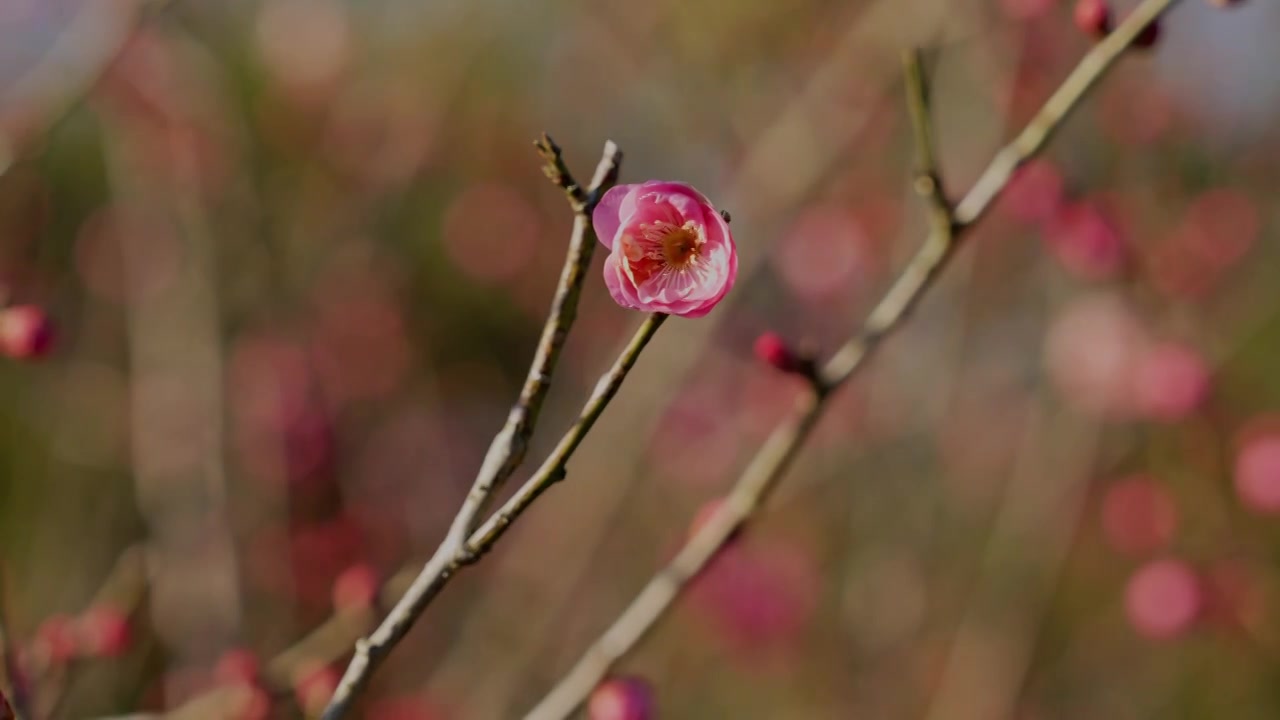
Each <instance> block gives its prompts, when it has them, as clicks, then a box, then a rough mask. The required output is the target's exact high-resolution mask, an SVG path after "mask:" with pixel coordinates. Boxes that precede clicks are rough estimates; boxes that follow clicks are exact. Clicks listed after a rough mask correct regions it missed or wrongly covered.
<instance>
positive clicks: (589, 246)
mask: <svg viewBox="0 0 1280 720" xmlns="http://www.w3.org/2000/svg"><path fill="white" fill-rule="evenodd" d="M536 145H537V148H538V151H539V153H540V154H541V155H542V156H543V159H544V160H545V161H546V165H545V167H544V172H545V173H546V175H547V177H548V178H550V179H551V180H552V182H554V183H555V184H556V185H557V186H558V187H560V188H561V189H563V190H564V191H565V194H566V195H567V196H568V198H569V202H570V205H572V207H573V209H574V212H575V217H574V226H573V235H572V238H571V240H570V243H569V252H568V255H567V257H566V258H565V265H564V269H563V271H562V272H561V275H560V284H559V287H558V288H557V290H556V295H555V299H554V300H553V301H552V305H551V312H550V314H549V316H548V318H547V322H546V325H545V326H544V327H543V332H542V337H541V340H540V341H539V343H538V350H537V352H536V354H535V356H534V360H533V364H532V366H531V367H530V369H529V375H528V377H527V379H526V380H525V385H524V388H523V389H522V390H521V393H520V399H519V400H518V401H517V402H516V404H515V406H514V407H513V408H512V410H511V413H510V415H509V416H508V419H507V423H506V425H505V426H504V427H503V429H502V430H501V431H500V432H499V433H498V435H497V437H495V438H494V441H493V444H492V445H491V446H490V448H489V451H488V453H486V455H485V460H484V462H483V463H482V465H481V468H480V472H479V474H478V475H477V476H476V480H475V482H474V484H473V485H472V488H471V491H470V492H469V493H468V494H467V497H466V499H465V500H464V501H463V504H462V508H461V509H460V510H459V512H458V514H457V516H456V517H455V518H454V520H453V523H452V524H451V526H450V528H449V532H448V535H447V536H446V537H445V540H444V542H443V543H441V545H440V547H439V548H438V549H437V550H436V552H435V554H434V555H433V556H432V557H431V559H430V560H428V561H427V563H426V565H425V566H424V567H423V568H422V571H421V572H420V573H419V574H418V576H417V577H416V578H415V579H414V581H413V583H412V584H411V585H410V586H409V589H408V591H407V592H406V593H405V594H404V596H403V597H401V599H400V601H399V602H398V603H396V606H395V607H394V608H393V609H392V611H391V612H390V613H389V614H388V615H387V617H386V618H385V619H384V620H383V622H382V624H381V625H379V627H378V628H377V630H375V631H374V632H373V634H371V635H370V636H369V637H367V638H364V639H361V640H359V641H357V642H356V650H355V654H354V656H353V657H352V658H351V662H350V663H349V664H348V666H347V670H346V672H345V673H344V674H343V677H342V681H341V682H340V683H339V684H338V688H337V690H336V691H335V692H334V695H333V698H332V699H331V700H330V702H329V705H328V707H327V708H326V709H325V711H324V715H323V717H324V718H326V719H327V720H332V719H333V718H339V717H342V716H343V715H344V714H346V712H347V711H348V710H350V708H351V704H352V703H353V701H354V700H355V697H356V695H357V694H358V693H359V691H360V690H361V689H362V688H363V687H364V686H365V685H367V684H368V682H369V679H370V677H371V676H372V674H373V672H374V670H375V669H376V668H377V667H378V665H379V664H380V663H381V662H382V660H383V659H384V658H385V657H386V656H387V655H388V654H389V653H390V652H391V650H392V649H393V648H394V647H395V646H396V644H398V643H399V642H400V640H401V639H403V638H404V636H405V635H406V634H407V633H408V632H409V629H410V628H411V627H413V624H414V622H416V621H417V619H418V617H419V616H420V615H421V614H422V612H423V610H425V609H426V607H427V605H429V604H430V602H431V601H432V600H433V599H434V598H435V596H436V595H437V594H439V592H440V590H442V589H443V588H444V586H445V585H446V584H447V583H448V581H449V579H450V578H452V577H453V576H454V575H455V574H457V572H458V571H459V570H461V569H462V568H463V567H465V566H466V565H469V564H471V563H473V562H475V561H476V560H477V559H478V557H479V554H480V553H482V552H483V551H485V550H488V548H489V547H491V546H492V544H493V542H494V541H496V540H497V538H498V536H500V535H501V530H503V529H505V528H506V527H507V526H508V525H509V524H510V522H511V521H512V520H513V519H514V518H515V517H517V516H518V515H519V514H520V513H521V512H523V511H524V510H525V509H526V508H527V507H528V506H529V504H531V503H532V502H533V501H534V500H535V499H536V498H537V497H538V495H539V494H541V493H542V491H543V490H545V489H546V488H547V487H549V486H550V485H551V484H553V483H554V482H556V481H557V480H559V479H561V478H562V477H563V476H564V473H565V465H566V463H567V462H568V460H569V457H570V456H571V455H572V454H573V452H574V450H575V449H577V447H578V444H579V443H580V442H581V441H582V438H583V436H585V435H586V433H587V431H588V430H589V429H590V428H591V426H592V425H593V424H594V423H595V421H596V419H597V418H599V416H600V414H601V413H602V412H603V411H604V408H605V406H606V405H607V404H608V403H609V400H610V399H612V397H613V395H614V394H615V393H616V392H617V390H618V388H619V387H620V386H621V384H622V381H623V379H625V377H626V375H627V373H628V371H629V370H630V369H631V367H632V366H633V365H634V364H635V361H636V358H637V357H638V356H639V353H640V351H641V350H642V349H643V348H644V346H645V345H646V344H647V343H648V341H649V339H650V338H652V337H653V334H654V333H655V332H656V331H657V329H658V327H659V326H661V324H662V321H663V320H664V319H665V316H664V315H653V316H650V318H649V319H648V320H646V321H645V323H644V324H643V325H641V327H640V329H639V330H638V331H637V332H636V335H635V338H634V339H633V340H632V341H631V343H630V344H629V345H628V346H627V348H626V349H625V350H624V351H623V353H622V355H621V356H620V357H619V358H618V360H617V362H616V363H615V364H614V366H613V368H612V369H611V370H610V371H609V373H607V374H606V375H605V376H604V377H603V378H601V381H600V383H599V384H598V385H597V386H596V390H595V392H594V393H592V395H591V397H590V398H589V399H588V400H587V403H586V405H585V406H584V407H583V409H582V412H581V414H580V415H579V417H578V420H577V422H575V423H574V425H573V426H572V427H571V428H570V429H569V431H568V432H567V433H566V434H565V436H564V437H563V438H562V439H561V441H560V443H559V444H558V445H557V446H556V450H555V451H554V452H553V453H552V455H551V457H550V458H548V460H547V461H546V463H544V464H543V466H542V468H541V469H539V471H538V472H536V473H535V474H534V476H533V478H531V479H530V480H529V482H527V483H526V484H525V486H524V487H522V488H521V490H520V492H518V493H517V494H516V496H515V498H513V500H512V501H511V502H509V503H508V504H507V507H504V508H503V510H502V511H500V512H499V513H497V514H495V516H494V518H492V519H490V521H489V522H488V523H486V527H491V528H493V527H497V528H498V531H496V532H487V533H483V534H482V535H480V536H479V537H480V538H481V540H482V541H480V542H473V541H471V540H470V539H469V537H468V536H469V535H470V533H471V528H472V525H473V524H474V522H475V519H476V517H477V516H478V515H479V514H480V513H481V512H482V511H483V510H484V507H485V504H486V503H487V502H488V500H489V498H490V497H492V495H493V493H494V491H495V490H496V489H497V488H498V487H499V486H500V485H501V484H502V483H503V482H504V481H505V480H506V479H508V478H509V477H510V476H511V474H512V473H513V472H514V471H515V469H516V468H517V467H518V466H519V464H520V462H521V461H522V460H523V459H524V456H525V453H526V451H527V449H528V442H529V438H530V437H531V436H532V434H533V429H534V425H535V423H536V420H537V416H538V412H539V410H540V409H541V407H542V402H543V400H544V399H545V397H546V393H547V391H548V390H549V388H550V381H551V374H552V372H553V371H554V369H555V365H556V361H557V359H558V358H559V355H560V351H561V348H562V347H563V346H564V342H565V339H566V338H567V336H568V333H569V329H570V327H571V326H572V324H573V320H574V318H575V316H576V314H577V306H578V299H579V297H580V296H581V294H582V284H583V279H584V276H585V274H586V271H587V269H588V267H589V266H590V262H591V253H592V251H593V250H594V249H595V244H596V237H595V231H594V230H593V229H592V226H591V211H592V210H593V209H594V208H595V205H596V203H597V202H598V201H599V199H600V197H601V196H602V195H603V194H604V193H605V192H606V191H607V190H608V189H609V188H610V187H611V186H612V185H613V183H614V182H615V181H616V180H617V177H618V164H619V162H621V158H622V153H621V152H620V151H619V150H618V147H617V146H616V145H615V144H613V143H612V142H609V143H606V144H605V149H604V155H603V157H602V158H601V160H600V164H599V165H598V166H597V168H596V172H595V176H594V177H593V178H592V182H591V187H590V188H589V189H588V190H587V191H585V192H583V191H582V190H581V188H580V186H579V185H578V183H577V181H575V180H574V179H573V176H572V175H571V174H570V172H569V170H568V168H567V167H566V166H565V163H564V161H563V159H562V158H561V154H560V148H559V147H558V146H556V144H555V143H554V142H553V141H552V140H551V138H550V137H547V136H546V135H543V136H542V138H541V139H540V140H539V141H538V142H537V143H536Z"/></svg>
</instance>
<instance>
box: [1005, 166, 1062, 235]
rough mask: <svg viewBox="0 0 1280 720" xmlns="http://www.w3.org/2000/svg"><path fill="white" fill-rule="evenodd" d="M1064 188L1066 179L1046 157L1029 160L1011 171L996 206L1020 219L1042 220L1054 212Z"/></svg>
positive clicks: (1029, 221) (1027, 221) (1050, 216)
mask: <svg viewBox="0 0 1280 720" xmlns="http://www.w3.org/2000/svg"><path fill="white" fill-rule="evenodd" d="M1065 188H1066V181H1065V180H1064V179H1063V177H1062V173H1061V171H1059V170H1058V167H1057V166H1056V165H1054V164H1053V163H1052V162H1050V161H1048V160H1043V159H1037V160H1032V161H1031V162H1028V163H1027V164H1026V165H1023V166H1022V167H1021V168H1018V171H1017V172H1016V173H1014V176H1013V179H1012V180H1010V181H1009V186H1008V187H1007V188H1005V191H1004V194H1002V195H1001V196H1000V200H999V203H1000V204H999V207H1000V209H1001V210H1002V211H1004V212H1006V213H1008V214H1009V215H1010V216H1011V217H1013V218H1014V219H1016V220H1019V221H1021V222H1025V223H1032V222H1043V221H1046V220H1049V219H1051V218H1053V217H1054V216H1055V215H1056V214H1057V212H1058V208H1059V207H1061V206H1062V201H1063V197H1064V193H1065V191H1066V189H1065Z"/></svg>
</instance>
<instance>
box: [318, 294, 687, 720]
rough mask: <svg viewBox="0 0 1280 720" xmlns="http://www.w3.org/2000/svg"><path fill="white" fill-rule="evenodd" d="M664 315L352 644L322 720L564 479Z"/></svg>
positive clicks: (653, 318) (649, 322)
mask: <svg viewBox="0 0 1280 720" xmlns="http://www.w3.org/2000/svg"><path fill="white" fill-rule="evenodd" d="M666 317H667V316H666V315H662V314H659V313H655V314H653V315H650V316H649V317H648V318H647V319H646V320H645V321H644V323H643V324H641V326H640V328H639V329H638V330H636V334H635V336H634V337H633V338H632V339H631V342H630V343H628V344H627V347H626V348H625V349H624V350H623V351H622V354H621V355H619V356H618V359H617V360H616V361H615V362H614V364H613V367H612V368H610V369H609V371H608V372H607V373H605V374H604V376H602V377H601V378H600V381H599V382H598V383H597V384H596V389H595V391H594V392H592V393H591V397H590V398H588V399H587V402H586V404H584V405H583V407H582V411H581V413H580V414H579V415H578V419H577V420H576V421H575V422H574V424H573V425H572V426H571V427H570V428H569V430H568V432H566V433H565V435H564V437H563V438H561V440H560V442H559V444H557V445H556V449H555V450H553V451H552V453H551V455H550V456H549V457H548V458H547V461H546V462H545V463H543V465H542V467H541V468H539V469H538V471H537V472H536V473H534V475H533V477H531V478H530V479H529V480H528V481H527V482H526V483H525V484H524V485H522V486H521V487H520V489H519V490H518V491H517V492H516V494H515V496H513V497H512V499H511V500H510V501H508V502H507V503H506V505H504V506H503V507H502V508H501V509H500V510H499V511H498V512H496V513H494V515H493V517H491V518H490V519H489V520H488V521H487V522H486V523H485V524H484V526H483V527H481V528H480V529H479V530H477V531H476V532H475V533H474V534H473V535H472V537H471V539H470V540H469V541H468V542H467V543H466V544H465V546H463V547H460V548H457V549H456V550H455V551H453V552H452V553H449V554H444V553H440V552H437V553H436V554H435V555H434V556H433V557H432V558H431V560H429V561H428V562H427V565H426V567H424V568H423V570H422V572H421V573H419V574H418V577H416V578H415V579H414V581H413V584H412V585H411V586H410V587H409V590H408V592H406V593H405V594H404V597H402V598H401V599H400V602H398V603H397V604H396V606H395V608H393V609H392V610H391V612H390V613H389V614H388V615H387V617H386V619H385V620H383V622H382V624H381V625H380V626H379V627H378V629H377V630H376V631H375V632H374V633H373V634H372V635H370V636H369V637H368V638H367V639H364V640H360V641H358V642H357V643H356V652H355V655H354V656H353V657H352V658H351V662H350V664H348V665H347V671H346V673H344V674H343V677H342V681H341V682H340V683H339V684H338V688H337V689H336V690H335V691H334V694H333V698H332V699H331V700H330V701H329V706H328V707H327V708H325V711H324V714H323V715H322V717H323V718H324V719H325V720H333V719H334V718H340V717H342V716H343V715H344V714H345V713H346V712H347V711H349V710H350V709H351V705H352V703H353V701H354V700H355V698H356V695H357V694H358V693H359V692H360V690H361V689H363V688H364V686H365V685H367V684H368V682H369V679H370V677H371V676H372V674H373V671H374V670H375V669H376V668H377V666H378V664H379V663H380V662H381V661H382V660H383V659H385V658H386V656H387V654H388V653H390V652H391V650H392V649H393V648H394V647H395V646H396V644H397V643H398V642H399V641H400V640H401V639H403V638H404V636H405V635H406V634H407V633H408V632H409V629H410V628H411V627H413V623H414V622H415V621H416V620H417V619H418V617H419V616H420V615H422V612H423V610H425V609H426V607H427V605H428V604H430V602H431V601H432V600H433V599H434V598H435V597H436V595H438V594H439V593H440V591H441V590H443V589H444V586H445V585H446V584H447V583H448V582H449V580H450V579H451V578H452V577H453V576H454V575H456V574H457V573H458V572H459V571H461V570H462V569H463V568H465V567H466V566H468V565H470V564H472V563H474V562H476V561H477V560H478V559H479V558H480V557H481V556H482V555H483V554H484V552H485V551H487V550H488V549H489V548H491V547H492V546H493V544H494V543H495V542H497V540H498V538H499V537H501V535H502V533H503V532H504V531H505V530H506V529H507V527H509V526H510V524H511V522H512V521H513V520H514V519H515V518H516V517H518V516H519V515H520V514H521V513H522V512H524V510H526V509H527V508H528V507H529V505H531V504H532V503H533V501H534V500H536V499H537V497H538V496H539V495H541V494H542V492H543V491H544V490H546V489H547V488H548V487H550V486H551V485H553V484H555V483H556V482H558V481H560V480H562V479H564V477H565V472H566V471H565V468H566V465H567V464H568V462H569V458H570V457H571V456H572V455H573V452H574V450H576V449H577V447H578V445H579V443H581V441H582V438H583V437H584V436H585V435H586V434H587V431H588V430H590V429H591V426H592V425H594V424H595V421H596V420H597V419H599V417H600V415H601V414H602V413H603V412H604V409H605V406H606V405H608V404H609V401H610V400H611V399H612V398H613V396H614V395H615V394H617V392H618V388H620V387H621V386H622V381H623V380H624V379H626V376H627V373H628V372H629V371H630V370H631V368H632V367H633V366H634V365H635V362H636V359H637V358H639V356H640V351H641V350H643V349H644V347H645V345H647V344H648V343H649V340H650V339H652V338H653V335H654V333H656V332H657V330H658V328H659V327H660V326H661V325H662V322H663V320H665V319H666Z"/></svg>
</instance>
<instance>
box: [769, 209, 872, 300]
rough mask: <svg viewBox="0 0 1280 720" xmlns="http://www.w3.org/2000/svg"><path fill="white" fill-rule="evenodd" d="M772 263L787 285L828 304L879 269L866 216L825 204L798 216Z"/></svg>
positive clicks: (810, 297)
mask: <svg viewBox="0 0 1280 720" xmlns="http://www.w3.org/2000/svg"><path fill="white" fill-rule="evenodd" d="M771 261H772V263H773V264H774V266H775V267H777V269H778V274H779V275H780V276H781V277H782V280H783V281H784V282H786V284H787V287H789V288H790V289H791V291H792V292H794V293H796V294H797V295H799V296H801V297H803V298H806V299H809V300H830V299H831V296H832V295H836V294H839V293H842V292H846V291H848V290H849V289H850V287H851V286H853V285H856V284H859V281H862V280H865V279H867V278H869V277H870V276H872V275H873V274H874V273H875V272H876V270H877V269H878V268H879V258H878V257H877V254H876V250H875V246H874V244H873V242H872V240H871V236H870V235H869V234H868V232H867V230H866V228H865V227H864V225H863V221H862V218H861V217H859V215H857V214H855V213H854V212H853V211H851V210H849V209H847V208H844V207H839V206H826V205H824V206H816V207H812V208H809V209H807V210H805V211H803V212H802V213H801V214H800V215H799V216H798V217H797V218H796V220H795V222H794V223H793V224H792V226H791V228H790V229H789V230H788V231H787V233H786V236H785V237H784V238H783V241H782V242H781V243H780V244H778V246H777V248H776V249H775V251H774V253H773V255H772V257H771Z"/></svg>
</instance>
